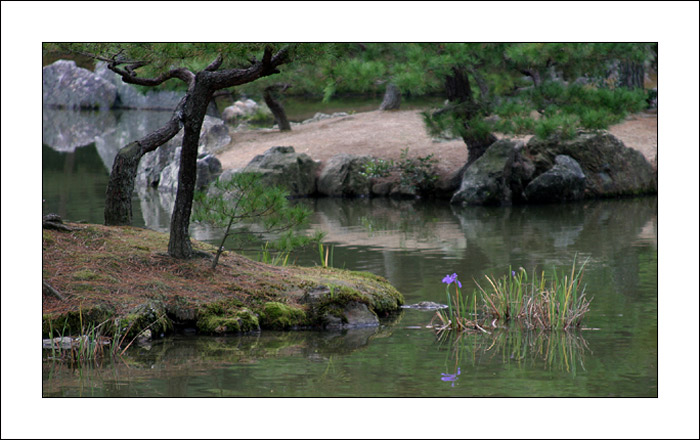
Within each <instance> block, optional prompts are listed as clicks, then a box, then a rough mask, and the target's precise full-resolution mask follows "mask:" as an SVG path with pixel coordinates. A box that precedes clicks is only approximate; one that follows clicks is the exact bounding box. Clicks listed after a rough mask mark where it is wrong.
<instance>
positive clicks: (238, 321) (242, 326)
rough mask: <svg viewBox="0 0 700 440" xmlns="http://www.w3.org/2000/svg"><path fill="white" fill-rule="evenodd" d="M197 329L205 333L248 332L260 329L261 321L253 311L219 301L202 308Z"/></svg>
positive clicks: (199, 312)
mask: <svg viewBox="0 0 700 440" xmlns="http://www.w3.org/2000/svg"><path fill="white" fill-rule="evenodd" d="M197 329H198V330H199V331H200V332H201V333H204V334H224V333H246V332H251V331H258V330H260V322H259V320H258V317H257V316H256V315H255V313H253V312H252V311H250V310H248V309H246V308H240V307H239V306H237V305H235V304H233V303H232V302H231V301H219V302H216V303H212V304H207V305H205V306H203V307H201V308H200V310H199V311H198V317H197Z"/></svg>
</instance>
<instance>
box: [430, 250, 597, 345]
mask: <svg viewBox="0 0 700 440" xmlns="http://www.w3.org/2000/svg"><path fill="white" fill-rule="evenodd" d="M586 263H587V261H586V262H584V263H583V264H582V265H581V267H580V268H579V269H578V270H576V258H575V257H574V262H573V264H572V267H571V272H570V273H567V274H564V275H563V276H561V275H559V274H557V272H556V270H552V275H551V276H549V277H548V276H546V275H545V272H544V271H542V272H541V273H540V275H539V276H538V275H537V273H536V272H535V271H534V270H533V272H532V275H531V276H530V277H528V274H527V272H526V271H525V269H523V268H522V267H521V268H519V269H518V270H517V271H515V270H512V268H511V269H509V271H508V274H507V275H505V276H502V277H501V278H495V277H493V276H488V275H486V276H485V278H486V281H487V283H488V284H485V286H486V288H484V287H482V286H481V285H480V284H479V283H478V282H477V281H476V280H475V283H476V285H477V287H478V290H474V293H473V294H472V295H471V297H469V296H466V295H462V294H461V292H460V288H461V287H462V284H461V283H460V282H459V281H458V280H457V274H456V273H453V274H452V275H447V276H446V277H445V278H443V280H442V282H443V283H445V284H446V285H447V286H446V288H445V293H446V296H447V304H448V308H447V309H446V310H445V309H443V310H439V311H438V312H437V313H436V315H435V317H434V318H433V327H434V328H436V329H437V330H438V331H439V332H440V331H443V330H460V331H463V330H469V329H471V330H479V331H482V332H488V330H489V329H494V328H497V327H499V326H500V327H504V326H509V325H519V326H521V327H523V328H526V329H534V328H538V329H563V330H567V329H570V328H576V327H580V326H581V321H582V319H583V316H584V315H585V314H586V313H587V312H588V311H589V310H590V301H589V300H588V299H587V298H586V295H585V286H584V285H583V284H582V276H583V270H584V267H585V265H586ZM452 284H454V295H451V294H450V286H451V285H452ZM479 297H480V299H481V304H480V307H478V306H477V303H478V302H479V301H478V299H479Z"/></svg>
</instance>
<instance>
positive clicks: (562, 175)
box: [525, 155, 586, 202]
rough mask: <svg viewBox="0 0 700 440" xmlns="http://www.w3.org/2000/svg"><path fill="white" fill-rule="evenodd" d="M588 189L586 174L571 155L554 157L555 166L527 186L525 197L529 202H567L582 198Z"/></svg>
mask: <svg viewBox="0 0 700 440" xmlns="http://www.w3.org/2000/svg"><path fill="white" fill-rule="evenodd" d="M585 189H586V175H585V174H583V170H581V166H580V165H579V164H578V162H576V161H575V160H574V159H572V158H571V157H569V156H565V155H559V156H557V157H555V158H554V166H553V167H552V168H551V169H550V170H549V171H546V172H544V173H542V174H540V175H539V176H537V177H536V178H535V179H533V180H532V181H531V182H530V183H529V184H528V185H527V187H526V188H525V198H526V199H527V201H529V202H565V201H571V200H580V199H582V198H583V196H584V191H585Z"/></svg>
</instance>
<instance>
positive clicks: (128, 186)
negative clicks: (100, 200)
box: [104, 98, 185, 225]
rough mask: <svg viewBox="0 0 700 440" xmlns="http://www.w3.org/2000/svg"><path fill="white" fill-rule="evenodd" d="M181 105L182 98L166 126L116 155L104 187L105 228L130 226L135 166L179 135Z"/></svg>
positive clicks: (183, 100) (182, 102) (136, 167)
mask: <svg viewBox="0 0 700 440" xmlns="http://www.w3.org/2000/svg"><path fill="white" fill-rule="evenodd" d="M184 102H185V99H184V98H183V99H182V100H181V101H180V103H179V104H178V106H177V107H176V108H175V111H173V116H172V117H171V118H170V121H168V123H167V124H165V125H164V126H163V127H161V128H159V129H158V130H156V131H154V132H152V133H150V134H148V135H147V136H145V137H144V138H143V139H140V140H138V141H135V142H132V143H130V144H129V145H127V146H125V147H124V148H122V149H121V150H119V153H117V156H116V157H115V158H114V163H113V164H112V172H111V173H110V175H109V182H108V183H107V193H106V198H105V211H104V212H105V225H130V224H131V217H132V211H131V197H132V194H133V192H134V180H135V179H136V171H137V170H138V167H139V162H140V161H141V158H142V157H143V155H144V154H146V153H148V152H149V151H153V150H155V149H156V148H158V147H160V146H161V145H163V144H164V143H166V142H168V141H169V140H170V139H172V138H173V137H174V136H175V135H176V134H177V133H178V132H179V131H180V129H181V128H182V122H181V117H182V107H183V104H184Z"/></svg>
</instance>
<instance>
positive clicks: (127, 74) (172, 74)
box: [107, 60, 194, 87]
mask: <svg viewBox="0 0 700 440" xmlns="http://www.w3.org/2000/svg"><path fill="white" fill-rule="evenodd" d="M141 63H142V62H136V63H133V64H131V65H130V66H127V67H126V68H125V69H121V68H119V67H118V65H119V64H124V63H123V62H120V61H114V60H112V61H111V62H110V63H109V64H108V65H107V67H108V68H109V70H111V71H112V72H114V73H116V74H118V75H120V76H121V77H122V81H124V82H125V83H127V84H136V85H140V86H151V87H152V86H157V85H159V84H162V83H164V82H165V81H167V80H169V79H171V78H177V79H180V80H182V81H184V82H185V84H187V85H188V86H191V85H192V83H193V82H194V74H193V73H192V72H190V71H189V70H188V69H185V68H184V67H180V68H178V69H172V70H170V71H168V72H165V73H162V74H160V75H158V76H157V77H155V78H138V77H137V76H136V72H133V70H134V69H135V68H138V67H141V66H143V65H145V63H144V64H141ZM134 66H136V67H134Z"/></svg>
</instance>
